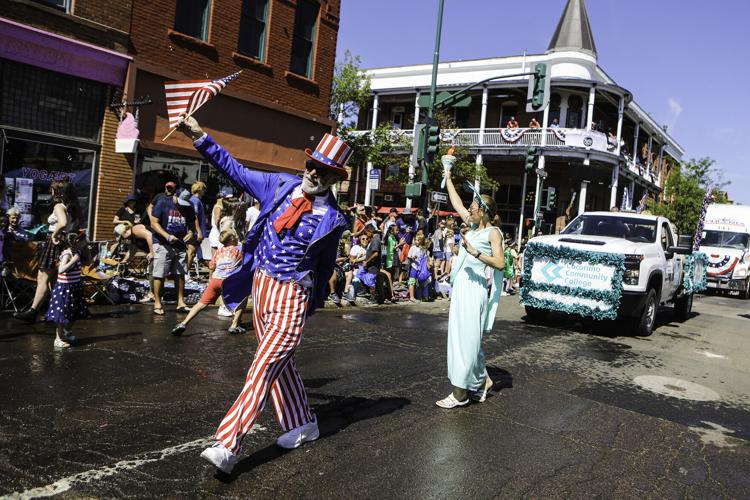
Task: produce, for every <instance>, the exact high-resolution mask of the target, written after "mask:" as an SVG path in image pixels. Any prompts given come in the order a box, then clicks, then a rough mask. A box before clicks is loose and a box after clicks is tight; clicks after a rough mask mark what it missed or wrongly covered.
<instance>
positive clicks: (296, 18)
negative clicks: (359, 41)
mask: <svg viewBox="0 0 750 500" xmlns="http://www.w3.org/2000/svg"><path fill="white" fill-rule="evenodd" d="M0 6H2V16H3V17H0V30H1V31H0V33H1V34H2V35H3V36H2V39H0V86H1V87H0V128H2V129H3V130H4V131H5V134H6V136H7V137H8V139H9V142H6V143H5V145H4V146H3V147H2V151H3V154H2V155H1V156H0V168H2V174H3V175H5V176H6V177H7V178H9V179H13V181H11V184H12V185H13V186H12V187H9V190H10V191H11V193H10V195H11V197H12V198H16V197H18V195H19V193H20V197H19V198H20V201H21V202H22V203H26V202H25V201H24V200H27V199H30V201H29V203H30V205H29V206H28V207H27V208H28V212H29V214H28V218H29V223H30V224H32V225H33V224H35V223H37V222H39V221H41V220H43V219H44V218H46V214H45V209H46V210H47V211H49V209H51V207H50V206H49V197H48V195H47V190H48V186H49V181H50V180H51V179H53V178H70V179H72V180H73V181H74V182H75V183H76V186H77V187H78V190H79V197H80V198H81V202H82V206H85V207H86V211H87V222H88V225H89V227H90V229H91V234H92V236H93V237H94V238H96V239H107V238H109V237H110V235H111V232H112V223H111V221H112V218H113V216H114V214H115V212H116V211H117V209H119V207H120V206H121V203H122V199H123V198H124V196H125V195H127V194H129V193H130V192H132V191H133V190H134V189H135V190H136V191H137V192H139V193H140V195H141V197H142V199H143V201H144V203H145V201H146V200H147V199H148V197H149V196H150V195H151V194H153V193H155V192H157V191H160V190H161V189H162V186H163V183H164V182H166V180H169V179H176V180H178V181H179V182H181V183H182V184H183V185H185V186H187V185H189V184H190V183H192V182H193V181H195V180H199V179H200V180H204V181H206V182H207V183H208V184H209V196H210V195H211V194H213V193H215V192H216V191H217V190H218V189H219V188H220V187H221V185H222V184H224V183H226V181H225V180H223V179H221V178H219V177H218V176H217V174H216V172H215V171H213V169H209V167H208V165H207V164H206V163H205V162H202V161H201V159H200V157H199V156H198V155H197V154H196V152H195V150H194V149H193V147H192V145H191V144H190V143H189V142H188V141H187V140H185V139H184V138H183V137H182V135H181V134H174V135H173V136H172V137H171V138H170V139H168V140H167V141H166V142H162V140H161V139H162V137H163V136H165V135H166V134H167V132H168V131H169V128H168V117H167V110H166V105H165V103H164V87H163V85H164V81H168V80H182V79H200V78H218V77H221V76H226V75H228V74H231V73H234V72H236V71H239V70H243V73H242V75H241V76H240V77H239V78H238V79H237V80H235V81H234V82H232V83H231V85H230V86H228V87H227V88H226V89H225V90H224V92H223V93H222V94H221V95H219V96H218V97H217V98H216V99H215V101H214V102H212V103H211V104H210V105H208V106H206V107H205V108H203V109H201V110H200V111H199V112H198V113H197V114H196V118H198V119H199V120H200V122H201V124H202V125H203V126H204V128H205V129H206V130H207V131H208V132H209V133H211V134H212V135H213V136H214V137H216V139H217V140H218V141H219V142H220V143H221V144H223V145H225V146H226V147H227V148H228V149H229V150H230V151H232V153H233V154H234V155H235V156H236V157H237V158H238V159H240V160H241V161H243V162H246V163H249V164H253V165H255V166H257V167H259V168H264V169H268V170H285V171H289V172H295V171H299V170H301V169H302V168H303V165H304V161H303V160H304V153H303V150H304V148H306V147H314V146H315V145H316V144H317V142H318V141H319V139H320V137H321V136H322V135H323V133H324V132H326V131H328V130H330V128H331V127H332V126H333V125H334V124H333V122H332V121H331V120H330V119H329V102H330V89H331V81H332V78H333V66H334V60H335V50H336V38H337V33H338V23H339V17H338V16H339V9H340V0H321V1H319V2H318V1H315V0H243V1H236V0H153V1H146V0H124V1H121V2H116V3H108V4H107V5H106V7H104V6H103V5H102V2H100V1H97V0H76V1H75V2H72V1H71V0H0ZM123 94H124V98H125V100H126V101H132V100H134V99H137V98H139V97H145V96H149V97H150V98H151V100H152V101H153V104H151V105H146V106H141V107H139V108H138V118H139V121H138V128H139V131H140V143H139V147H138V148H137V150H136V151H135V152H134V153H130V154H128V153H116V152H115V141H114V139H115V133H116V130H117V126H118V124H119V119H120V111H119V110H118V109H115V110H112V109H110V107H109V104H110V103H112V101H113V99H115V100H117V101H118V102H119V101H120V100H121V99H122V95H123ZM126 111H129V112H132V113H135V112H136V110H135V109H133V108H126ZM31 167H33V168H31ZM19 178H20V179H22V180H21V181H16V179H19ZM29 178H31V184H32V186H33V187H32V194H28V189H27V188H25V186H27V185H29V184H30V182H29V181H28V180H27V179H29ZM17 186H18V187H21V188H22V190H21V191H20V192H18V189H17ZM11 201H16V200H15V199H12V200H11Z"/></svg>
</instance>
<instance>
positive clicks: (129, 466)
mask: <svg viewBox="0 0 750 500" xmlns="http://www.w3.org/2000/svg"><path fill="white" fill-rule="evenodd" d="M264 430H266V429H265V428H264V427H262V426H259V425H256V426H255V427H253V429H252V430H251V431H250V433H253V432H257V431H264ZM215 442H216V440H215V439H213V438H203V439H196V440H195V441H190V442H188V443H182V444H178V445H177V446H170V447H169V448H164V449H163V450H159V451H151V452H147V453H142V454H140V455H136V456H134V457H133V458H130V459H128V460H121V461H119V462H117V463H116V464H114V465H107V466H105V467H100V468H98V469H91V470H87V471H84V472H79V473H77V474H73V475H72V476H67V477H64V478H62V479H59V480H57V481H55V482H54V483H52V484H48V485H46V486H40V487H38V488H32V489H29V490H26V491H20V492H15V493H10V494H9V495H4V496H0V500H5V499H13V500H15V499H30V498H40V497H51V496H54V495H59V494H60V493H64V492H66V491H68V490H70V489H71V488H73V487H74V486H75V485H77V484H82V483H86V484H91V483H92V482H93V481H99V480H101V479H104V478H107V477H110V476H114V475H117V474H121V473H123V472H128V471H131V470H133V469H137V468H138V467H141V466H143V465H146V464H150V463H154V462H158V461H160V460H164V459H166V458H169V457H171V456H173V455H179V454H182V453H186V452H188V451H193V450H198V449H201V448H206V447H208V446H211V445H212V444H214V443H215Z"/></svg>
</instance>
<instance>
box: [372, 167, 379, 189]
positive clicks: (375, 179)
mask: <svg viewBox="0 0 750 500" xmlns="http://www.w3.org/2000/svg"><path fill="white" fill-rule="evenodd" d="M369 186H370V189H373V190H376V191H377V190H378V189H380V169H379V168H373V169H372V170H370V183H369Z"/></svg>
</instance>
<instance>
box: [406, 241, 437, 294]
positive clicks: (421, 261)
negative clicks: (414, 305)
mask: <svg viewBox="0 0 750 500" xmlns="http://www.w3.org/2000/svg"><path fill="white" fill-rule="evenodd" d="M428 259H429V256H428V255H427V244H426V241H425V238H424V236H423V235H421V234H420V235H417V236H416V238H414V244H413V245H412V246H411V248H410V249H409V262H411V265H410V267H409V281H408V283H409V301H410V302H417V300H418V299H417V295H419V299H422V300H425V299H427V298H428V295H429V294H428V291H427V285H428V283H429V282H430V279H431V278H432V273H430V269H429V263H428ZM415 290H416V292H418V293H415Z"/></svg>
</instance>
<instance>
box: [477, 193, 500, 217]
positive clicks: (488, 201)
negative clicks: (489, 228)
mask: <svg viewBox="0 0 750 500" xmlns="http://www.w3.org/2000/svg"><path fill="white" fill-rule="evenodd" d="M482 201H483V202H484V204H485V205H487V208H489V211H487V210H485V212H486V213H485V215H486V216H487V218H488V220H489V221H491V220H493V219H494V218H495V215H497V203H495V200H493V199H492V197H491V196H490V195H487V194H483V195H482ZM479 206H480V207H482V204H481V203H480V204H479ZM482 208H484V207H482Z"/></svg>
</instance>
